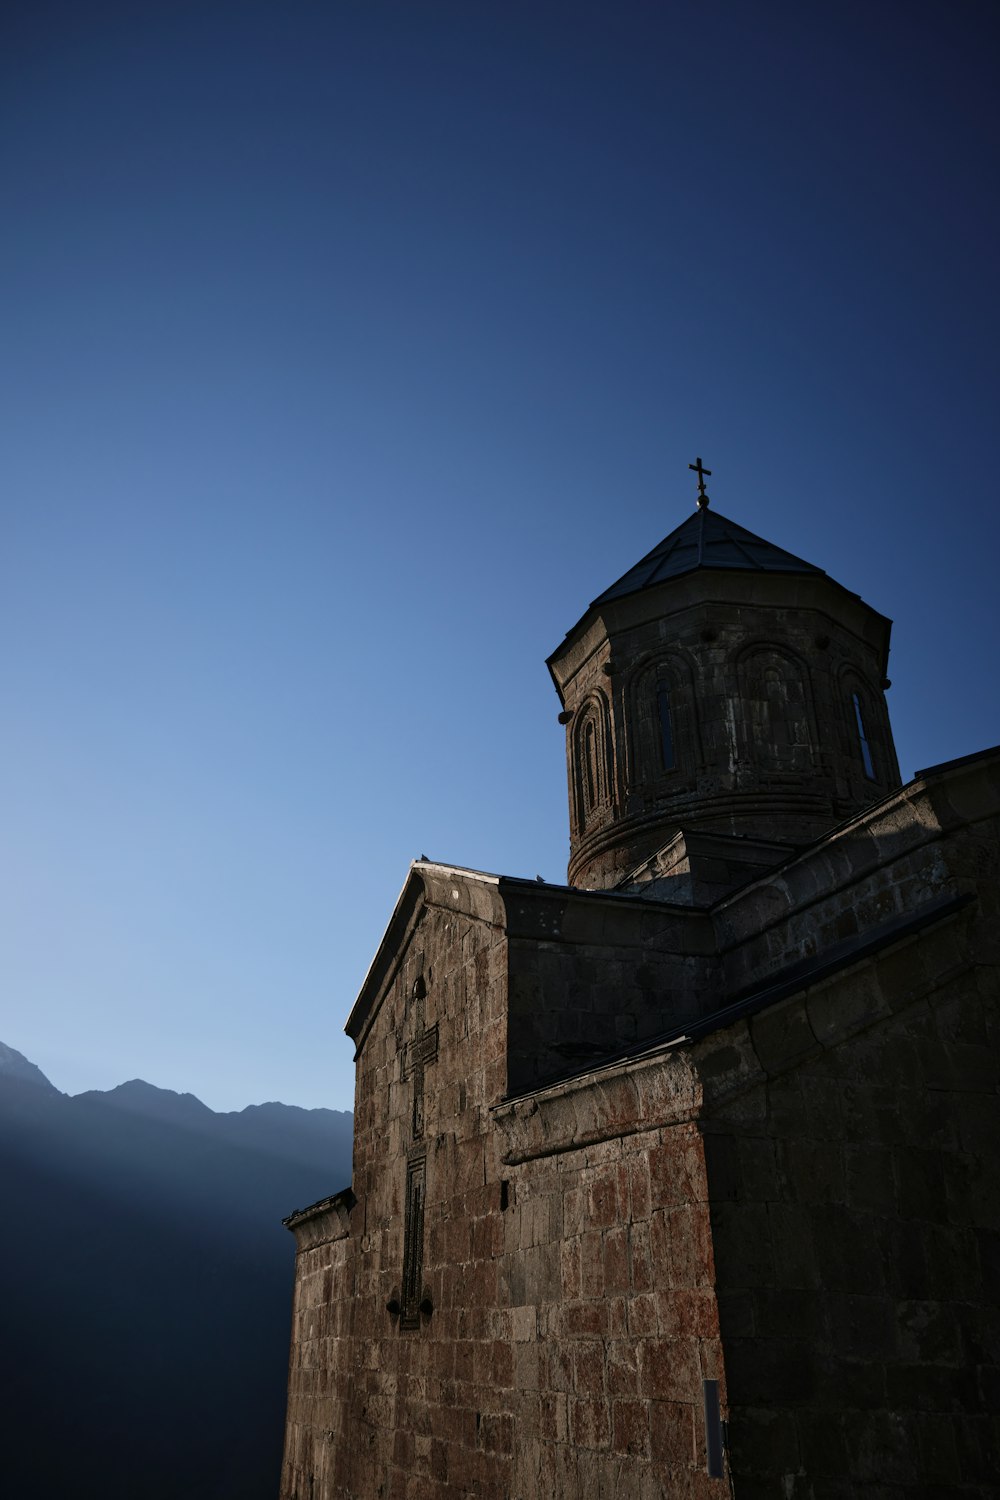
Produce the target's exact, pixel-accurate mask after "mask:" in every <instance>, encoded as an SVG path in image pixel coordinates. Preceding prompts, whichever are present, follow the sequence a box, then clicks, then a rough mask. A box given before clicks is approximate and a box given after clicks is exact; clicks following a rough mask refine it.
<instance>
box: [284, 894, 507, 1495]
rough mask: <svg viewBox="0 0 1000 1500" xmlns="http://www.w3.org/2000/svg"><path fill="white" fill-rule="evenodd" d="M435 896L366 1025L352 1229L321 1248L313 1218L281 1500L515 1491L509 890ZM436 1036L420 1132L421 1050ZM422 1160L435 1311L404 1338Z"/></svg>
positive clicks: (426, 1252) (427, 1274) (305, 1252)
mask: <svg viewBox="0 0 1000 1500" xmlns="http://www.w3.org/2000/svg"><path fill="white" fill-rule="evenodd" d="M426 887H427V889H426V892H425V893H424V895H422V897H421V899H420V900H419V901H418V902H417V904H416V909H415V910H414V911H412V912H411V913H409V917H408V921H409V931H408V935H407V938H406V941H405V942H404V944H403V946H402V950H401V951H400V952H399V953H397V954H396V955H395V959H396V961H395V962H394V964H393V965H392V966H391V967H390V968H389V970H388V972H387V973H386V975H385V976H384V980H383V983H382V985H381V986H380V990H379V993H378V994H376V995H375V996H373V997H370V999H371V1003H370V1006H369V1008H368V1010H367V1011H366V1014H365V1024H366V1028H367V1029H366V1031H365V1034H364V1036H363V1040H362V1044H361V1047H360V1052H359V1057H358V1082H357V1112H356V1117H355V1120H356V1123H355V1157H354V1192H355V1193H356V1195H357V1200H358V1201H357V1204H356V1206H355V1207H354V1208H353V1210H352V1211H351V1214H350V1234H349V1236H348V1237H347V1238H346V1239H336V1240H331V1241H330V1242H329V1243H328V1244H325V1245H324V1244H320V1245H312V1244H311V1243H310V1240H309V1234H308V1231H309V1224H308V1223H303V1224H302V1225H301V1226H300V1227H299V1228H297V1229H296V1237H297V1239H298V1241H299V1254H298V1269H297V1276H296V1285H297V1292H296V1307H295V1328H294V1332H293V1347H292V1360H291V1369H290V1376H289V1407H288V1424H287V1436H286V1449H285V1462H284V1467H283V1473H282V1481H281V1495H282V1500H341V1497H347V1496H351V1497H365V1500H368V1497H376V1496H378V1497H390V1496H391V1497H394V1500H401V1497H404V1496H405V1497H407V1500H415V1497H431V1496H458V1495H464V1494H468V1493H476V1494H481V1495H483V1496H494V1497H496V1500H501V1497H505V1496H507V1495H508V1494H509V1489H508V1481H509V1471H510V1463H511V1456H510V1455H511V1420H512V1418H511V1403H510V1393H511V1389H512V1387H511V1379H512V1375H511V1369H512V1346H511V1340H510V1320H509V1313H508V1314H502V1313H501V1312H499V1310H498V1305H497V1256H498V1254H499V1252H500V1249H501V1247H502V1242H503V1228H504V1225H503V1217H502V1213H501V1209H500V1196H501V1192H502V1188H501V1185H500V1181H499V1177H498V1174H497V1173H496V1171H495V1170H494V1169H493V1162H492V1154H491V1144H492V1138H491V1133H490V1131H489V1115H488V1110H487V1105H488V1103H490V1102H492V1101H493V1100H494V1099H496V1098H497V1097H499V1095H500V1093H501V1092H502V1086H503V1083H502V1081H503V1079H504V1077H505V1072H506V1064H505V1045H506V1032H505V1025H504V997H505V989H506V976H505V961H504V952H505V949H504V944H503V942H502V929H501V928H500V926H499V925H498V922H497V923H491V922H490V921H489V920H488V919H487V918H488V916H489V914H490V910H491V907H490V903H491V901H493V900H495V886H494V887H492V888H480V887H477V888H476V889H475V890H474V891H471V892H470V890H469V888H468V887H467V886H466V885H465V884H464V883H462V882H459V883H458V884H453V883H452V882H445V883H440V882H438V883H435V882H434V881H432V880H431V879H428V881H427V882H426ZM452 889H454V890H455V897H454V899H453V898H452V897H451V890H452ZM438 899H440V900H443V901H445V902H446V903H447V904H446V906H444V907H442V906H439V905H436V904H435V902H436V901H437V900H438ZM476 907H478V908H479V909H478V911H477V910H475V909H474V908H476ZM484 911H485V913H486V916H485V917H484V915H483V912H484ZM494 915H495V916H496V917H497V918H498V919H499V916H500V910H499V907H498V908H497V910H496V912H495V913H494ZM418 980H422V981H423V984H422V986H421V987H422V988H424V990H425V993H424V994H423V996H422V997H421V999H420V1002H419V1005H418V1004H417V1003H416V999H415V996H414V986H415V985H416V984H417V981H418ZM418 1012H422V1014H418ZM435 1026H436V1027H437V1033H436V1055H435V1056H434V1057H433V1059H430V1060H428V1061H427V1062H426V1065H425V1066H424V1071H423V1080H422V1084H423V1087H422V1092H423V1100H422V1120H421V1122H420V1124H421V1130H420V1131H419V1132H418V1133H415V1130H414V1093H415V1089H416V1087H417V1080H416V1077H415V1074H414V1072H413V1071H412V1070H411V1071H409V1073H407V1062H406V1058H407V1052H406V1049H407V1048H408V1047H410V1046H412V1044H413V1043H414V1041H415V1039H416V1038H417V1037H418V1036H420V1035H423V1034H424V1033H425V1032H427V1031H429V1030H431V1028H433V1027H435ZM421 1154H423V1155H425V1183H426V1198H425V1202H424V1205H423V1224H424V1234H423V1264H422V1268H421V1269H422V1274H421V1277H420V1287H419V1291H420V1295H421V1300H423V1298H424V1294H426V1296H427V1298H429V1306H430V1307H431V1308H432V1310H431V1311H427V1312H418V1313H417V1326H415V1327H412V1328H403V1327H402V1326H401V1325H402V1323H403V1321H404V1318H401V1317H400V1316H399V1314H398V1312H397V1314H396V1315H394V1314H393V1313H392V1312H390V1311H389V1308H388V1304H389V1303H391V1302H393V1301H394V1300H396V1301H397V1302H398V1300H399V1299H400V1297H401V1293H402V1290H403V1288H402V1277H403V1261H404V1237H405V1223H404V1220H405V1213H404V1207H405V1203H404V1200H405V1195H406V1187H407V1169H408V1163H410V1162H411V1161H412V1160H414V1158H415V1157H417V1156H419V1155H421ZM293 1227H294V1225H293Z"/></svg>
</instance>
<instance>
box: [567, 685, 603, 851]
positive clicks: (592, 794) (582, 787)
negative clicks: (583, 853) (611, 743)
mask: <svg viewBox="0 0 1000 1500" xmlns="http://www.w3.org/2000/svg"><path fill="white" fill-rule="evenodd" d="M606 712H607V710H606V707H605V705H604V704H603V703H602V702H600V701H599V700H597V699H591V700H590V701H589V702H588V703H586V704H585V705H584V707H583V708H582V709H581V710H580V714H579V717H578V721H577V725H576V733H575V735H574V745H573V775H574V781H575V783H576V818H577V824H578V826H579V827H580V828H581V829H583V828H586V827H588V826H589V825H590V824H591V823H592V822H593V821H594V819H595V817H596V816H597V815H598V812H599V811H602V810H603V809H604V808H605V807H606V806H607V802H608V768H607V759H606V757H607V734H606V726H605V717H606Z"/></svg>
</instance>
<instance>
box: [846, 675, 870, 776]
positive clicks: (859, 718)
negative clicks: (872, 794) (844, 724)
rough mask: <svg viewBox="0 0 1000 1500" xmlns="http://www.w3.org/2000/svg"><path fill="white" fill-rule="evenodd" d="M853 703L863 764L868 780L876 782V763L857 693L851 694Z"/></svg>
mask: <svg viewBox="0 0 1000 1500" xmlns="http://www.w3.org/2000/svg"><path fill="white" fill-rule="evenodd" d="M851 702H852V704H853V705H854V721H855V723H856V725H857V729H858V748H859V749H860V751H861V764H862V765H863V766H864V768H865V775H866V776H867V778H868V780H869V781H875V780H876V776H875V762H874V761H873V760H872V752H871V746H870V745H869V743H868V733H867V731H866V729H865V716H864V714H863V713H862V711H861V698H860V696H859V695H858V694H857V693H856V692H855V693H852V694H851Z"/></svg>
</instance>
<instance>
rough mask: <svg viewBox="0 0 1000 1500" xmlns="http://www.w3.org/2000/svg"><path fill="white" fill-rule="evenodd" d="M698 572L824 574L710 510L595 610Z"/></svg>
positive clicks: (666, 540)
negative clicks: (611, 601) (605, 604)
mask: <svg viewBox="0 0 1000 1500" xmlns="http://www.w3.org/2000/svg"><path fill="white" fill-rule="evenodd" d="M696 568H727V569H731V568H741V569H745V570H747V571H748V572H756V573H820V574H821V573H822V572H823V569H822V568H816V567H814V566H813V564H812V563H808V562H804V561H803V560H802V558H801V557H795V556H794V555H793V554H792V553H791V552H786V551H785V550H784V549H783V548H782V547H776V546H775V545H774V543H773V542H765V541H764V539H763V537H759V536H755V535H754V533H753V532H752V531H747V529H746V527H745V526H739V525H737V523H736V522H735V521H730V520H729V519H728V518H727V517H726V516H721V515H719V512H718V511H715V510H710V509H709V507H708V506H707V505H706V506H704V507H703V508H702V509H701V510H696V511H695V513H694V515H692V516H689V517H688V518H687V520H686V521H682V522H681V524H680V526H678V527H677V528H676V530H674V531H672V532H671V533H670V535H669V536H667V537H664V539H663V541H662V542H661V543H660V544H659V546H658V547H654V548H653V550H652V552H647V553H646V556H645V557H644V558H642V559H641V560H640V561H639V562H637V563H636V564H635V566H634V567H632V568H629V570H628V572H627V573H625V574H623V575H622V577H621V578H619V580H618V582H617V583H613V584H612V585H611V587H610V588H609V589H605V590H604V593H603V594H600V595H599V596H598V597H597V598H596V599H595V600H594V604H604V603H606V602H607V601H608V600H609V599H620V598H621V597H622V595H623V594H634V593H637V592H638V590H639V589H649V588H653V587H655V585H656V584H658V583H663V582H664V580H665V579H667V578H677V577H679V576H680V574H681V573H692V572H693V571H694V570H695V569H696Z"/></svg>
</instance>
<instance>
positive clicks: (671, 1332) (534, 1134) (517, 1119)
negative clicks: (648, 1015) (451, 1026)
mask: <svg viewBox="0 0 1000 1500" xmlns="http://www.w3.org/2000/svg"><path fill="white" fill-rule="evenodd" d="M673 1073H674V1075H675V1076H672V1077H668V1076H667V1075H666V1073H665V1070H664V1065H663V1059H662V1058H660V1059H657V1060H656V1062H655V1063H653V1064H649V1063H643V1064H632V1065H631V1067H626V1068H620V1069H617V1070H611V1072H610V1073H608V1074H607V1075H604V1076H602V1079H601V1081H600V1082H598V1081H597V1080H596V1079H595V1078H593V1077H591V1078H588V1079H584V1080H575V1081H573V1082H571V1083H567V1084H564V1085H561V1086H559V1087H557V1088H553V1089H550V1090H546V1091H543V1092H542V1093H540V1094H537V1095H535V1096H533V1098H532V1099H531V1100H526V1101H522V1102H520V1103H517V1104H511V1105H503V1106H501V1107H500V1108H499V1109H498V1110H497V1111H495V1114H496V1123H497V1128H498V1132H499V1135H500V1138H501V1140H502V1141H503V1148H504V1154H505V1170H506V1171H507V1172H508V1173H509V1174H510V1180H511V1183H512V1187H511V1189H510V1197H509V1207H508V1210H507V1214H506V1223H505V1239H504V1254H503V1258H502V1260H501V1263H500V1286H501V1290H502V1292H504V1293H505V1295H506V1299H507V1300H509V1303H510V1309H511V1320H512V1335H513V1339H514V1390H513V1416H514V1419H515V1420H514V1427H513V1442H514V1465H513V1474H512V1479H513V1487H512V1489H511V1491H510V1492H509V1493H510V1495H511V1496H512V1497H513V1496H516V1497H519V1500H529V1497H533V1496H536V1495H553V1496H558V1497H562V1500H575V1497H580V1496H587V1497H590V1496H607V1497H612V1496H629V1497H632V1496H635V1497H640V1500H660V1497H663V1496H668V1495H669V1496H671V1497H678V1500H686V1497H697V1496H704V1497H710V1496H713V1495H714V1496H718V1497H721V1496H723V1495H725V1494H728V1485H727V1484H726V1482H725V1481H723V1480H712V1479H709V1478H708V1475H707V1472H706V1458H705V1434H704V1423H703V1416H702V1381H703V1380H704V1379H715V1380H719V1381H720V1382H722V1390H723V1394H724V1390H725V1377H724V1370H723V1362H722V1349H721V1343H720V1338H719V1326H718V1310H717V1306H716V1299H715V1292H714V1279H715V1278H714V1266H713V1258H712V1246H711V1234H710V1227H709V1205H708V1185H707V1178H706V1171H705V1159H704V1152H703V1145H702V1138H701V1136H700V1134H699V1132H698V1128H697V1125H696V1124H695V1123H693V1121H692V1120H691V1119H690V1118H689V1116H690V1114H691V1112H692V1109H693V1106H694V1103H695V1099H696V1094H692V1092H691V1090H690V1088H689V1087H688V1085H689V1084H690V1082H691V1080H690V1077H689V1075H688V1071H687V1069H686V1067H685V1065H684V1064H683V1063H680V1064H679V1066H678V1068H675V1069H674V1070H673ZM678 1074H679V1075H680V1076H679V1077H678V1076H676V1075H678ZM640 1120H641V1121H643V1122H644V1123H645V1128H639V1129H637V1128H636V1126H637V1124H638V1122H639V1121H640ZM661 1122H662V1123H661ZM623 1129H624V1131H625V1133H624V1134H623V1133H622V1131H623Z"/></svg>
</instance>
